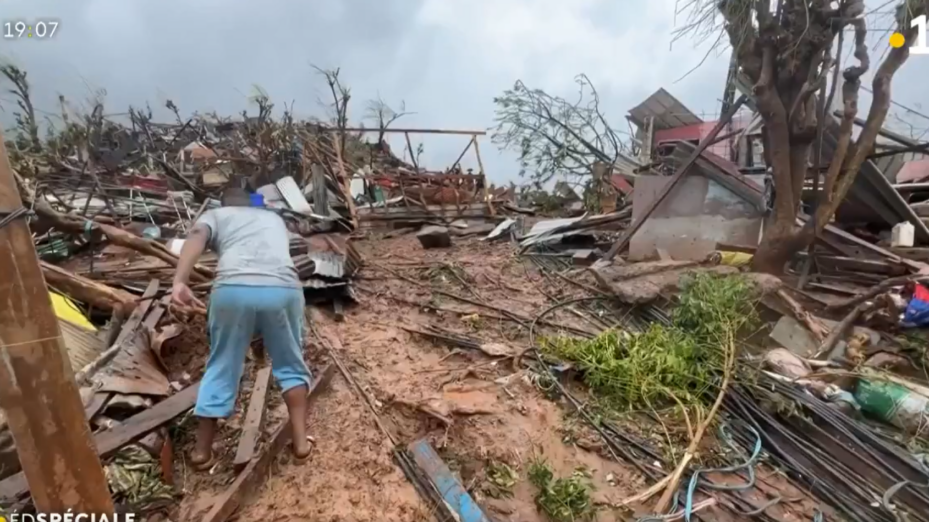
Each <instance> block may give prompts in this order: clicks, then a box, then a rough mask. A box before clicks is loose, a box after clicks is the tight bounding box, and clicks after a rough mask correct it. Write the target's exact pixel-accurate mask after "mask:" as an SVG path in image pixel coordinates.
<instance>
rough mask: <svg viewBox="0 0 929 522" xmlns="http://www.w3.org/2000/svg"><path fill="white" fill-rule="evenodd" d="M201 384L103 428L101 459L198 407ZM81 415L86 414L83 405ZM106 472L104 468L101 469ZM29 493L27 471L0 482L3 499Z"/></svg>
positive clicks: (96, 439) (99, 447) (0, 499)
mask: <svg viewBox="0 0 929 522" xmlns="http://www.w3.org/2000/svg"><path fill="white" fill-rule="evenodd" d="M199 388H200V383H196V384H192V385H190V386H188V387H187V388H184V389H183V390H181V391H179V392H178V393H175V394H174V395H172V396H170V397H168V398H167V399H165V400H163V401H161V402H159V403H158V404H156V405H154V406H152V407H151V408H149V409H147V410H145V411H142V412H141V413H138V414H136V415H134V416H132V417H130V418H129V419H128V420H126V421H124V422H123V423H122V424H120V425H119V426H117V427H115V428H113V429H109V430H106V431H102V432H100V433H98V434H97V435H96V436H95V437H94V443H95V444H96V446H97V452H98V454H99V455H100V458H106V457H109V456H110V455H112V454H114V453H116V452H117V451H119V450H120V449H122V448H123V447H124V446H126V445H127V444H130V443H132V442H135V441H136V440H138V439H140V438H142V437H143V436H145V435H146V434H147V433H148V432H150V431H152V430H154V429H156V428H158V427H160V426H163V425H165V424H167V423H168V422H171V420H172V419H174V418H175V417H177V416H178V415H180V414H182V413H184V412H185V411H187V410H189V409H190V408H192V407H193V406H194V403H195V402H196V401H197V390H198V389H199ZM81 415H82V416H83V415H84V411H83V408H82V410H81ZM101 472H102V470H101ZM28 493H29V484H28V483H27V482H26V477H25V475H24V474H23V472H19V473H17V474H15V475H12V476H10V477H7V478H5V479H3V480H2V481H0V502H3V503H6V502H15V501H16V500H18V499H20V498H22V497H24V496H26V495H27V494H28Z"/></svg>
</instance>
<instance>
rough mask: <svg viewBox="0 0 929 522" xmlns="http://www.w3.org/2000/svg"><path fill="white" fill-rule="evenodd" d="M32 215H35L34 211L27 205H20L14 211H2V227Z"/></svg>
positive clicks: (0, 226) (0, 221)
mask: <svg viewBox="0 0 929 522" xmlns="http://www.w3.org/2000/svg"><path fill="white" fill-rule="evenodd" d="M32 215H34V213H33V212H32V211H31V210H29V209H28V208H26V207H19V208H18V209H16V210H14V211H12V212H0V216H3V217H2V218H0V228H3V227H5V226H7V225H9V224H10V223H12V222H13V221H14V220H16V219H18V218H21V217H30V216H32Z"/></svg>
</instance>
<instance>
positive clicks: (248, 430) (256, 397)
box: [233, 366, 271, 471]
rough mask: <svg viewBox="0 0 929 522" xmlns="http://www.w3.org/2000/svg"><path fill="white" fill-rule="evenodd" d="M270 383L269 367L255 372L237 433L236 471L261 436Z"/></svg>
mask: <svg viewBox="0 0 929 522" xmlns="http://www.w3.org/2000/svg"><path fill="white" fill-rule="evenodd" d="M270 385H271V367H270V366H265V367H264V368H261V369H260V370H258V373H256V374H255V386H254V387H252V396H251V397H249V399H248V410H247V411H246V413H245V422H243V423H242V434H241V435H239V447H238V448H237V449H236V451H235V460H233V466H234V467H235V469H236V470H237V471H241V470H242V468H244V467H245V465H246V464H248V463H249V462H250V461H251V460H252V457H254V456H255V449H256V448H257V447H258V439H259V438H261V428H262V424H263V423H264V412H265V405H266V404H267V399H268V387H269V386H270Z"/></svg>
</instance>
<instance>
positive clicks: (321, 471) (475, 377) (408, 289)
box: [175, 236, 815, 522]
mask: <svg viewBox="0 0 929 522" xmlns="http://www.w3.org/2000/svg"><path fill="white" fill-rule="evenodd" d="M355 245H356V248H358V250H359V251H360V252H361V253H362V254H363V255H364V258H365V260H366V263H367V266H366V268H365V269H364V270H363V271H362V272H361V274H360V277H359V280H358V282H357V288H358V291H359V292H358V293H359V298H360V303H359V304H358V305H355V306H352V307H349V308H347V309H346V312H345V318H344V321H342V322H339V321H337V320H336V319H335V317H334V315H333V314H332V312H331V309H314V310H313V313H312V317H313V319H314V326H315V329H316V330H317V331H318V332H319V333H320V334H321V336H322V337H323V338H326V339H328V340H329V341H330V342H329V343H322V342H320V341H319V340H318V339H316V338H312V337H311V338H310V341H309V348H308V351H307V359H308V361H309V362H310V364H311V366H312V367H313V368H316V369H318V368H320V367H321V366H323V365H324V364H325V363H326V361H327V360H329V359H330V357H329V355H328V353H327V351H328V348H327V346H326V345H327V344H329V345H332V346H334V351H335V355H336V356H337V357H338V358H340V359H341V360H342V361H343V362H344V363H345V365H346V367H347V368H348V370H349V371H350V372H351V374H352V375H353V377H354V379H355V380H356V381H357V383H358V384H359V385H360V387H361V388H362V389H363V390H364V392H365V393H366V394H367V395H368V396H369V397H370V398H371V399H372V403H373V404H374V406H375V409H376V412H377V415H378V417H379V418H380V420H381V421H382V424H383V425H384V426H385V427H386V429H387V430H388V431H389V432H390V433H391V434H392V436H393V437H394V438H395V439H396V440H398V441H401V443H404V444H406V443H409V442H412V441H414V440H417V439H419V438H422V437H426V438H428V440H430V441H431V442H432V444H433V445H434V447H435V448H436V450H437V451H438V452H439V454H440V455H441V456H442V457H443V459H444V460H445V462H446V463H447V464H448V465H449V467H451V468H452V469H453V470H454V471H456V472H458V474H459V475H460V477H461V479H462V482H463V483H464V484H465V486H466V487H468V488H469V489H470V490H471V491H472V493H473V494H475V496H476V497H477V498H478V501H479V503H481V504H482V505H483V506H485V507H486V508H487V510H488V512H489V514H490V515H491V516H493V517H495V518H496V519H498V520H511V521H525V522H536V521H544V520H546V518H545V516H544V515H543V514H541V513H539V511H538V510H537V509H536V506H535V502H534V495H535V493H536V491H535V488H534V487H533V486H532V485H531V484H529V482H528V480H527V477H526V468H527V463H528V461H529V460H530V459H532V458H533V457H535V456H538V455H543V456H544V457H545V459H546V460H547V461H548V462H549V463H550V464H551V465H552V467H553V468H554V470H555V473H556V475H558V476H567V475H570V474H571V472H572V471H574V470H575V469H576V468H578V467H584V468H586V470H587V471H588V472H589V473H590V476H591V477H592V482H593V484H594V486H595V488H596V489H595V492H594V499H595V501H596V502H597V503H598V504H600V505H601V507H602V509H601V510H600V511H599V513H598V515H597V517H598V518H597V520H601V521H607V520H628V519H630V518H631V517H632V516H633V515H634V512H637V513H645V512H647V511H648V507H649V506H647V505H646V506H641V505H633V506H631V508H632V510H631V511H630V510H628V509H625V508H619V507H615V506H616V504H618V503H619V502H621V501H622V500H623V499H625V498H628V497H630V496H632V495H634V494H636V493H638V492H641V491H642V490H644V489H645V488H646V487H647V486H648V483H647V482H646V481H645V479H644V477H643V476H642V475H641V474H640V473H639V472H638V471H637V470H636V469H635V468H634V467H633V466H632V465H630V464H627V463H625V462H616V461H614V460H613V459H612V458H611V456H610V454H609V452H608V451H607V449H606V447H605V446H604V444H603V443H602V441H601V440H600V439H599V437H598V435H597V434H596V433H595V432H594V431H593V430H591V429H590V428H589V427H588V426H587V425H586V424H585V423H584V422H583V421H581V420H579V419H578V418H577V416H576V415H575V414H574V413H573V411H572V408H571V406H569V405H568V403H566V402H565V401H564V400H563V399H562V400H557V401H554V402H553V401H552V400H549V399H547V398H546V396H545V394H544V393H543V392H542V391H540V388H539V386H538V385H537V384H534V382H533V379H532V378H531V377H530V376H531V374H530V373H529V372H528V371H527V370H525V369H524V366H523V365H516V364H514V362H513V358H511V357H505V356H503V357H499V356H498V357H490V356H488V355H486V354H485V353H483V352H481V351H480V350H476V349H467V348H460V347H454V346H450V345H448V344H447V343H442V342H439V341H436V340H435V339H432V338H429V337H426V336H423V335H421V334H416V333H411V332H409V331H408V330H405V329H404V328H409V329H415V330H425V329H428V328H430V327H438V328H440V329H442V330H444V331H446V332H455V333H457V334H460V335H463V336H468V337H470V338H474V339H479V340H480V341H481V342H483V343H495V344H494V345H493V349H492V350H491V351H493V352H494V353H496V354H501V353H509V354H513V355H516V354H519V353H520V352H521V351H522V350H523V349H524V348H525V347H527V346H528V345H529V338H528V331H527V330H528V329H527V328H525V327H523V326H520V325H518V324H517V323H516V322H514V321H512V320H509V319H506V318H505V315H506V314H507V313H509V314H515V315H517V316H518V317H527V318H533V317H535V316H536V315H537V314H539V313H540V312H542V311H543V310H546V309H547V308H549V307H551V306H552V303H554V302H555V301H554V299H557V300H563V299H566V298H570V297H572V296H584V295H589V293H588V292H587V291H586V290H584V289H583V288H581V287H580V286H579V285H577V284H572V283H569V282H567V281H565V280H562V279H561V278H557V277H550V276H549V277H546V276H545V275H544V274H543V273H542V272H541V271H540V270H539V269H538V267H537V266H536V265H534V264H533V263H531V262H529V261H528V260H527V259H526V258H524V257H519V256H517V255H516V253H515V251H514V248H513V247H512V246H510V245H508V244H504V243H493V244H488V243H484V242H481V241H478V240H476V239H471V240H458V241H456V243H455V246H454V247H452V248H450V249H445V250H428V251H424V250H423V249H422V248H421V247H420V246H419V244H418V242H417V241H416V239H415V238H414V237H413V236H404V237H400V238H394V239H384V240H367V241H359V242H356V243H355ZM574 278H575V279H576V280H577V281H580V282H582V283H583V284H589V285H590V286H593V285H595V284H596V282H595V281H594V280H593V279H592V278H590V277H589V276H584V275H576V274H575V275H574ZM433 290H439V291H443V292H447V293H452V294H456V295H459V296H465V297H466V298H467V299H469V300H472V301H474V302H475V303H488V304H490V305H491V306H493V307H495V308H497V310H493V309H490V308H487V307H481V306H475V305H474V304H468V303H466V302H463V301H462V300H459V299H454V298H450V297H448V296H446V295H442V294H441V293H437V292H434V291H433ZM545 318H546V320H548V321H550V322H552V323H556V324H562V325H570V326H571V327H573V328H574V329H578V330H584V331H590V332H592V333H596V332H597V331H599V328H597V327H596V326H597V325H596V324H592V322H591V321H589V320H584V319H582V318H581V317H580V314H577V313H572V311H571V310H570V309H569V308H567V307H566V308H563V309H559V310H556V311H554V312H552V313H550V314H548V315H546V316H545ZM192 328H193V327H192ZM540 332H542V333H547V334H554V333H557V330H556V329H553V328H551V327H543V326H537V327H535V331H534V333H535V334H536V335H538V334H539V333H540ZM198 350H200V352H198V354H197V355H196V356H194V357H189V356H188V357H187V360H185V361H184V363H183V364H185V365H193V366H196V365H197V364H199V363H198V361H202V359H203V357H204V356H205V353H202V347H201V348H199V349H198ZM254 366H255V362H254V361H252V360H250V362H249V372H248V374H247V375H248V376H247V377H246V378H245V382H244V383H243V393H242V394H241V396H240V400H239V402H240V405H239V409H240V410H241V409H242V408H243V407H244V406H243V403H245V401H246V400H247V399H246V398H247V391H248V390H249V389H250V384H249V383H250V381H249V379H251V378H252V375H253V373H254ZM275 395H276V394H275ZM274 400H276V401H277V402H275V403H272V406H271V407H272V409H275V412H274V413H273V415H272V417H271V421H272V422H271V423H270V424H271V425H273V424H274V423H276V422H281V421H282V420H283V418H284V413H283V412H282V411H281V405H280V400H279V399H278V398H276V397H275V399H274ZM240 422H241V421H240V420H239V418H238V415H237V416H236V417H233V418H232V419H230V420H229V422H228V423H227V424H226V425H225V426H224V427H223V430H222V433H221V436H220V437H219V438H218V443H217V448H218V449H217V450H218V451H219V452H220V454H221V455H222V457H223V462H222V463H220V464H219V466H217V468H216V469H214V470H213V471H212V473H199V474H198V473H194V472H192V471H190V470H188V469H187V467H186V466H185V464H184V456H183V455H180V452H178V455H177V456H176V459H175V477H181V479H180V480H183V484H182V487H183V489H184V491H185V493H186V496H185V498H184V500H183V502H182V504H181V508H180V513H178V514H177V515H176V516H177V517H178V518H179V519H181V520H191V519H196V518H198V517H199V516H201V515H202V514H203V513H204V512H205V511H206V510H207V509H208V508H209V507H210V505H211V503H212V502H213V500H215V495H216V494H218V493H219V492H220V491H222V488H223V487H225V485H227V484H228V483H230V482H231V481H232V478H233V472H232V470H231V469H230V466H229V464H228V462H230V461H231V459H232V456H233V454H234V451H235V443H236V438H237V433H238V426H239V423H240ZM309 422H310V428H309V431H310V434H311V435H312V436H313V438H314V439H315V447H314V453H313V456H312V457H311V459H310V460H309V461H308V462H306V463H305V464H303V465H295V464H294V463H293V461H292V459H291V458H290V456H289V454H288V453H287V452H286V451H285V452H283V453H282V454H281V455H279V456H278V458H277V461H276V463H275V465H274V466H273V469H272V471H271V476H270V477H269V479H268V480H267V482H266V484H265V485H264V487H263V488H261V490H260V491H258V492H256V494H255V498H254V499H253V500H252V501H251V502H250V503H249V504H248V505H247V506H246V507H245V508H244V509H242V510H241V511H240V513H239V514H238V515H237V516H238V517H239V518H240V519H242V520H256V519H257V520H269V521H280V520H291V519H293V520H311V521H320V522H350V521H352V522H354V521H358V522H364V521H372V522H373V521H378V522H407V521H425V520H435V517H434V516H433V515H432V514H431V513H430V509H429V507H428V506H427V505H426V504H425V503H424V502H423V501H422V500H421V498H420V497H419V495H418V494H417V492H416V490H415V489H414V488H413V487H412V486H411V485H410V483H409V482H408V480H407V479H406V478H405V477H404V475H403V473H402V472H401V471H400V469H399V468H398V467H397V465H396V464H395V463H394V462H393V461H392V459H391V443H390V441H389V439H388V437H387V436H386V435H385V434H384V433H383V432H382V431H381V430H380V429H379V428H378V426H377V424H376V423H375V418H374V415H373V414H372V413H371V411H370V410H369V409H368V406H367V405H366V403H365V401H364V400H363V399H362V398H361V396H360V395H359V394H358V393H357V392H356V390H355V389H354V388H353V387H352V386H350V385H349V384H348V383H347V382H346V380H345V379H344V378H342V377H341V376H340V375H338V374H336V376H335V378H334V379H333V380H332V382H331V385H330V387H329V389H328V390H327V391H326V392H325V393H323V394H322V395H321V396H320V397H319V399H318V400H317V401H316V402H315V404H314V406H313V407H312V411H311V413H310V421H309ZM630 429H631V430H632V431H633V432H634V433H636V434H637V436H639V437H642V438H645V439H659V440H660V439H661V437H662V435H661V431H660V429H659V427H658V425H657V423H655V424H654V425H648V424H647V423H642V422H639V421H636V422H635V426H630ZM181 433H184V431H183V430H181ZM187 434H188V436H187V438H186V439H184V440H183V441H182V442H181V444H179V446H180V447H181V448H189V441H190V438H189V431H188V432H187ZM494 462H496V463H506V464H507V465H509V466H511V467H512V468H513V469H515V470H516V471H517V472H518V475H519V479H518V481H517V483H516V485H515V486H514V487H513V488H512V496H509V497H508V496H507V495H505V494H504V495H500V494H499V493H497V494H494V491H493V488H492V487H491V486H490V485H489V481H488V479H487V473H488V469H489V468H488V466H489V465H490V464H491V463H494ZM759 475H760V477H759V484H760V488H759V490H756V491H754V492H752V493H751V494H750V495H748V496H747V497H746V498H750V499H752V501H753V502H754V503H755V504H756V505H760V504H763V503H764V502H765V501H766V500H769V499H770V498H773V497H774V496H775V495H777V494H778V493H777V492H778V491H780V494H781V495H782V496H783V497H784V498H785V499H787V500H788V501H787V502H781V503H780V504H778V505H777V506H775V507H772V508H770V509H769V510H768V514H769V515H772V516H774V517H775V518H777V519H780V520H797V521H799V520H810V519H811V516H812V511H813V509H812V508H813V506H814V505H815V503H813V502H811V501H810V500H809V499H808V498H805V497H804V495H803V494H802V493H801V492H799V491H797V490H795V489H793V488H792V487H790V486H789V485H788V483H787V481H785V480H784V479H783V478H782V477H780V476H779V475H778V474H777V473H775V472H774V471H772V470H770V469H762V471H761V472H760V474H759ZM743 479H744V477H743ZM727 480H734V481H738V480H739V479H738V477H735V478H727ZM493 496H498V497H501V498H493ZM652 502H654V500H652ZM704 513H706V515H707V517H709V518H707V519H708V520H737V519H739V518H737V517H732V516H730V515H729V514H728V512H726V511H725V510H721V509H719V508H710V510H708V511H705V512H704Z"/></svg>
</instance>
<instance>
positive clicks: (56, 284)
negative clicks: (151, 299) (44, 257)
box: [39, 261, 136, 313]
mask: <svg viewBox="0 0 929 522" xmlns="http://www.w3.org/2000/svg"><path fill="white" fill-rule="evenodd" d="M39 264H40V265H41V267H42V275H43V276H44V277H45V283H46V284H48V285H49V286H51V287H53V288H55V289H57V290H59V291H61V292H63V293H65V294H67V295H68V296H69V297H71V298H72V299H75V300H77V301H80V302H82V303H86V304H88V305H91V306H93V307H94V308H96V309H98V310H104V311H107V312H113V311H115V310H121V312H124V313H128V312H129V311H131V310H132V309H133V308H135V306H136V298H135V296H134V295H132V294H130V293H129V292H126V291H124V290H119V289H117V288H113V287H110V286H107V285H104V284H102V283H99V282H97V281H93V280H91V279H87V278H86V277H82V276H79V275H77V274H74V273H72V272H69V271H67V270H65V269H64V268H61V267H57V266H55V265H52V264H49V263H46V262H45V261H39Z"/></svg>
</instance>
